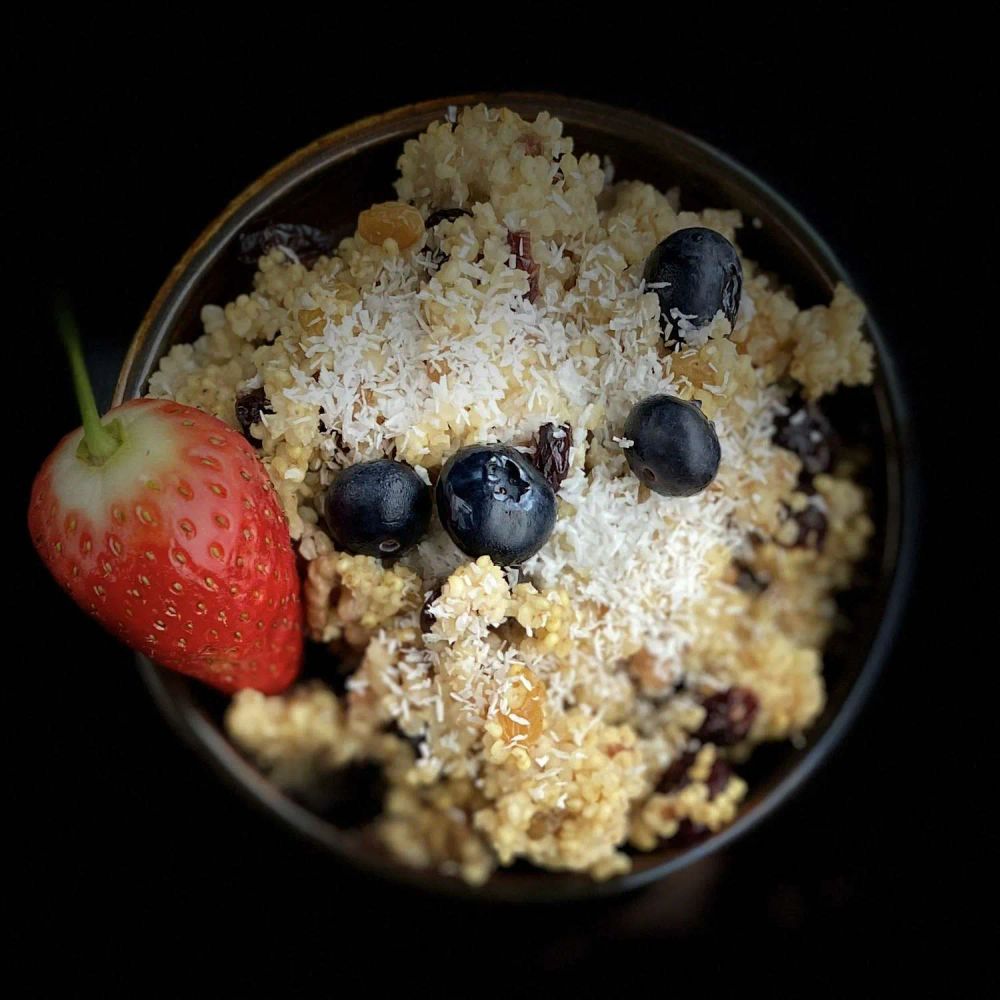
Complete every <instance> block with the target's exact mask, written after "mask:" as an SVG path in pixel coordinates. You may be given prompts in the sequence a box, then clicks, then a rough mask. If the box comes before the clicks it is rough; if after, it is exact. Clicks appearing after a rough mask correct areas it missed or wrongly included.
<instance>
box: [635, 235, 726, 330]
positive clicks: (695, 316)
mask: <svg viewBox="0 0 1000 1000" xmlns="http://www.w3.org/2000/svg"><path fill="white" fill-rule="evenodd" d="M643 276H644V277H645V279H646V286H647V288H648V287H649V286H650V285H656V286H658V287H655V288H653V289H652V291H655V292H656V294H657V297H658V298H659V300H660V325H661V326H662V327H663V328H664V330H666V331H667V340H668V341H670V340H677V339H683V331H684V330H685V329H691V328H693V329H700V328H701V327H703V326H706V325H707V324H709V323H711V322H712V320H713V319H714V318H715V314H716V313H717V312H718V311H719V310H720V309H721V310H722V312H723V315H724V316H725V317H726V319H728V320H729V322H730V323H731V324H732V323H735V322H736V313H737V311H738V310H739V308H740V293H741V292H742V291H743V268H742V267H741V265H740V258H739V256H738V255H737V253H736V250H735V248H734V247H733V245H732V243H730V242H729V240H727V239H726V238H725V236H722V235H721V234H719V233H717V232H715V230H714V229H703V228H701V227H699V226H696V227H694V228H691V229H678V230H677V232H675V233H672V234H671V235H670V236H668V237H667V238H666V239H665V240H664V241H663V242H662V243H660V244H659V245H658V246H657V247H656V248H655V249H654V250H653V252H652V253H651V254H650V255H649V258H648V259H647V260H646V269H645V271H644V272H643Z"/></svg>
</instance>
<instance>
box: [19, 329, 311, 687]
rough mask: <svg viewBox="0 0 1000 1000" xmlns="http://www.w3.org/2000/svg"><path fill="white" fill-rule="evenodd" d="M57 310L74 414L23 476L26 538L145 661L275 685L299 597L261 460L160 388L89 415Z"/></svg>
mask: <svg viewBox="0 0 1000 1000" xmlns="http://www.w3.org/2000/svg"><path fill="white" fill-rule="evenodd" d="M63 322H64V335H65V339H66V340H67V347H68V349H69V351H70V359H71V364H72V367H73V375H74V382H75V385H76V389H77V396H78V398H79V400H80V407H81V411H82V413H83V427H81V428H78V429H77V430H75V431H73V432H72V433H71V434H67V435H66V437H64V438H63V439H62V441H61V442H60V443H59V444H58V446H57V447H56V449H55V451H53V452H52V454H51V455H50V456H49V457H48V458H47V459H46V461H45V463H44V465H43V466H42V468H41V470H40V471H39V473H38V476H37V477H36V479H35V482H34V485H33V488H32V493H31V503H30V508H29V511H28V527H29V530H30V532H31V537H32V541H33V542H34V545H35V548H36V549H37V550H38V552H39V554H40V555H41V557H42V559H43V561H44V562H45V564H46V566H47V567H48V568H49V571H50V572H51V573H52V575H53V576H54V577H55V578H56V580H57V581H58V582H59V584H60V585H61V586H62V587H64V588H65V589H66V590H67V591H68V592H69V594H70V595H71V596H72V598H73V599H74V600H75V601H76V602H77V604H79V605H80V606H81V607H82V608H84V609H85V610H86V611H89V612H90V613H91V614H92V615H93V616H94V617H95V618H97V620H98V621H100V622H101V624H102V625H104V626H105V628H107V629H109V630H110V631H112V632H113V633H115V634H116V635H118V636H120V637H121V638H122V639H123V640H124V641H125V642H126V643H127V644H128V645H129V646H131V647H132V648H133V649H136V650H138V651H139V652H141V653H144V654H145V655H146V656H148V657H150V658H151V659H153V660H155V661H156V662H157V663H159V664H161V665H163V666H165V667H169V668H171V669H173V670H178V671H180V672H181V673H184V674H188V675H189V676H191V677H196V678H198V679H199V680H202V681H205V682H206V683H208V684H211V685H212V686H213V687H216V688H219V689H220V690H222V691H225V692H227V693H232V692H234V691H238V690H240V689H241V688H247V687H250V688H256V689H257V690H258V691H262V692H264V693H265V694H273V693H276V692H278V691H282V690H284V688H286V687H287V686H288V685H289V684H290V683H291V682H292V681H293V680H294V679H295V677H296V675H297V674H298V671H299V666H300V661H301V656H302V606H301V602H300V599H299V580H298V574H297V573H296V567H295V556H294V553H293V550H292V545H291V541H290V539H289V535H288V525H287V523H286V520H285V517H284V514H283V512H282V510H281V507H280V506H279V504H278V501H277V498H276V496H275V493H274V489H273V487H272V484H271V481H270V480H269V478H268V475H267V471H266V470H265V469H264V466H263V465H262V464H261V462H260V460H259V459H258V458H257V456H256V454H255V453H254V451H253V449H252V448H251V447H250V445H249V444H248V443H247V442H246V440H244V438H243V437H242V435H240V434H238V433H237V432H236V431H234V430H231V429H230V428H229V427H227V426H226V425H225V424H224V423H222V421H220V420H218V419H216V418H215V417H212V416H209V415H208V414H206V413H202V412H201V411H200V410H196V409H193V408H192V407H189V406H182V405H181V404H179V403H174V402H172V401H169V400H156V399H136V400H131V401H130V402H127V403H125V404H123V405H122V406H118V407H115V408H114V409H113V410H111V411H110V412H109V413H108V414H107V415H106V417H105V420H104V422H102V421H101V419H100V417H99V416H98V411H97V408H96V405H95V404H94V399H93V394H92V392H91V390H90V385H89V382H88V381H87V377H86V372H85V370H84V367H83V359H82V354H81V352H80V348H79V341H78V340H77V339H76V337H75V332H73V331H70V330H69V327H68V323H69V321H68V320H64V321H63Z"/></svg>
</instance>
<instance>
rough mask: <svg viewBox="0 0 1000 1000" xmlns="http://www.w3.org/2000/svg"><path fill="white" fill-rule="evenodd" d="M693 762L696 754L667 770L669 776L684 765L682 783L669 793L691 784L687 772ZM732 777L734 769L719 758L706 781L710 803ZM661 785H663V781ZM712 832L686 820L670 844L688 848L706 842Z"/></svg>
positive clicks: (702, 825) (705, 827)
mask: <svg viewBox="0 0 1000 1000" xmlns="http://www.w3.org/2000/svg"><path fill="white" fill-rule="evenodd" d="M693 762H694V754H685V755H684V757H682V758H680V759H679V760H677V761H674V763H673V764H672V765H671V766H670V768H668V769H667V774H670V773H671V771H673V770H674V768H675V767H676V766H677V765H678V764H682V765H683V777H682V778H681V781H680V783H675V785H674V788H673V789H667V790H668V791H671V790H680V789H681V788H683V787H684V786H685V785H687V784H690V779H689V778H688V777H687V770H688V768H689V767H690V766H691V764H692V763H693ZM732 776H733V769H732V768H731V767H730V766H729V765H728V764H727V763H726V762H725V761H724V760H722V759H721V758H718V757H717V758H716V759H715V762H714V763H713V764H712V769H711V770H710V771H709V772H708V777H707V778H706V779H705V785H706V786H707V788H708V800H709V802H711V801H712V799H714V798H715V797H716V796H717V795H719V794H720V793H721V792H723V791H724V790H725V787H726V785H728V784H729V779H730V778H731V777H732ZM664 778H666V775H664ZM660 785H661V786H662V785H663V781H662V780H661V782H660ZM658 790H660V791H663V790H664V789H663V788H662V787H661V788H659V789H658ZM711 832H712V831H711V830H709V828H708V827H707V826H705V825H704V824H703V823H695V822H694V821H693V820H690V819H687V818H685V819H682V820H681V821H680V825H679V826H678V827H677V832H676V833H675V834H674V835H673V836H672V837H671V838H670V843H671V844H672V845H673V846H674V847H688V846H690V845H691V844H696V843H698V842H699V841H701V840H704V839H705V838H706V837H707V836H708V835H709V834H710V833H711Z"/></svg>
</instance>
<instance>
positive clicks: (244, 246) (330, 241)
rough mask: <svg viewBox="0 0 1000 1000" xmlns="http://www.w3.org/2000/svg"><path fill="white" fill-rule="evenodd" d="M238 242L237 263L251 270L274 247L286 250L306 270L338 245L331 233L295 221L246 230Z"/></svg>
mask: <svg viewBox="0 0 1000 1000" xmlns="http://www.w3.org/2000/svg"><path fill="white" fill-rule="evenodd" d="M238 239H239V254H238V256H239V259H240V261H241V262H242V263H243V264H250V265H252V266H254V267H256V266H257V262H258V261H259V260H260V258H261V257H263V256H264V254H266V253H267V252H268V251H269V250H273V249H274V248H275V247H279V246H281V247H288V249H289V250H291V251H292V252H293V253H294V254H295V255H296V256H297V257H298V258H299V260H300V261H302V263H303V264H305V265H306V267H312V265H313V264H315V263H316V261H317V260H318V259H319V258H320V257H324V256H329V255H330V254H332V253H333V251H334V250H335V249H336V246H337V241H336V240H335V239H334V238H333V236H332V235H331V234H330V233H326V232H324V231H323V230H322V229H317V228H316V227H315V226H307V225H304V224H301V223H298V222H265V223H264V224H263V225H262V226H260V227H259V228H257V229H245V230H244V231H243V232H242V233H240V235H239V238H238Z"/></svg>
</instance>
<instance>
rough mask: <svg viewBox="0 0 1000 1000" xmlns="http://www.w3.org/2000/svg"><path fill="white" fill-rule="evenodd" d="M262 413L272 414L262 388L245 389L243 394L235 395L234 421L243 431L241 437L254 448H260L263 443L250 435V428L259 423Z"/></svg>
mask: <svg viewBox="0 0 1000 1000" xmlns="http://www.w3.org/2000/svg"><path fill="white" fill-rule="evenodd" d="M262 413H274V410H272V409H271V401H270V400H269V399H268V398H267V393H266V392H265V391H264V387H263V386H260V388H257V389H247V390H246V391H245V392H238V393H237V394H236V420H237V422H238V423H239V425H240V429H241V430H242V431H243V436H244V437H245V438H246V439H247V440H248V441H249V442H250V444H252V445H253V446H254V447H255V448H262V447H263V446H264V443H263V441H258V440H257V438H255V437H254V436H253V434H251V433H250V428H251V427H253V425H254V424H259V423H260V416H261V414H262Z"/></svg>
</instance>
